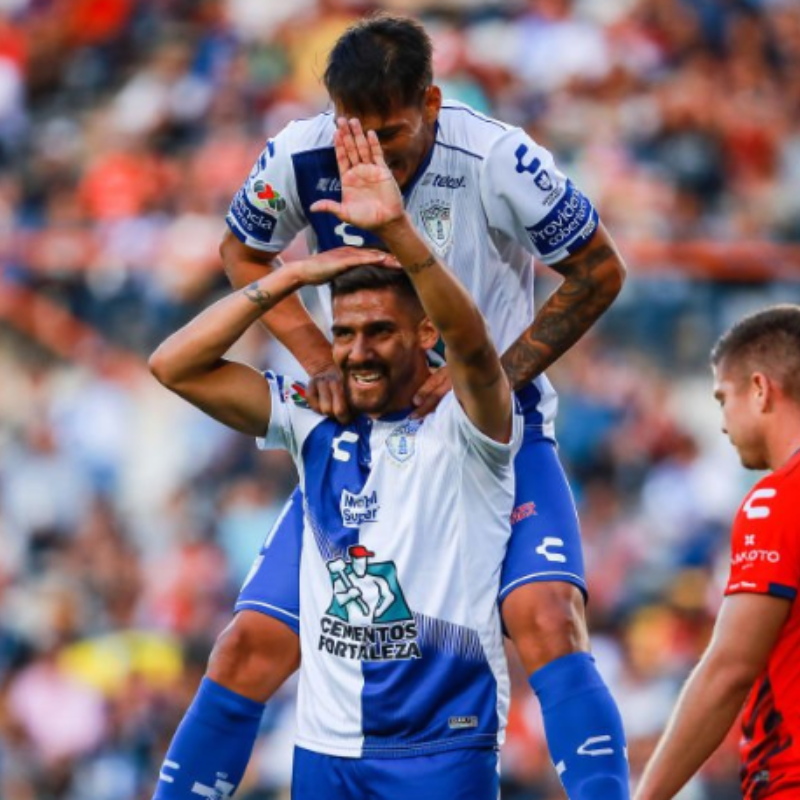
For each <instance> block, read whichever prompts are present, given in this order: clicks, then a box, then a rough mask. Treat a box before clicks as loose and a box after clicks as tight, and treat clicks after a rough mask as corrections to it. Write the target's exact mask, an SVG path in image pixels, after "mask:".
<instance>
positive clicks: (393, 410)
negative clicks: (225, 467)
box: [151, 121, 523, 800]
mask: <svg viewBox="0 0 800 800" xmlns="http://www.w3.org/2000/svg"><path fill="white" fill-rule="evenodd" d="M336 151H337V156H338V159H339V169H340V172H341V175H342V195H343V197H342V202H341V204H339V203H337V202H334V201H332V200H322V201H321V202H319V203H316V204H315V205H314V206H313V207H312V209H311V210H312V211H314V210H315V209H318V210H323V209H325V210H328V211H331V212H333V213H335V214H336V215H337V216H338V217H339V218H341V219H344V220H347V222H348V223H352V224H355V225H358V226H359V227H361V228H366V229H370V230H374V231H375V232H376V233H377V234H378V235H379V236H380V238H381V239H382V240H383V242H385V243H386V245H388V246H389V247H390V249H391V251H392V252H393V253H394V254H395V256H396V257H397V259H398V261H399V262H400V264H401V265H402V267H403V270H402V271H401V270H396V269H388V268H385V267H384V268H381V267H360V268H358V269H356V270H354V271H352V272H349V273H348V274H343V275H340V276H339V277H336V276H337V274H339V273H342V271H343V270H347V269H350V268H351V267H352V265H353V264H356V263H358V262H363V261H365V260H366V259H367V257H372V258H374V257H375V256H376V255H377V254H376V253H374V252H369V251H366V250H363V251H362V250H357V249H354V248H343V249H337V250H333V251H331V252H329V253H326V254H323V255H320V256H316V257H311V258H310V259H308V260H306V261H302V262H295V263H292V264H287V265H286V266H284V267H283V268H282V269H280V270H276V271H275V272H273V273H272V274H270V275H268V276H266V277H263V278H261V279H259V280H258V281H255V282H254V283H252V284H250V286H248V287H247V288H245V289H244V290H242V291H238V292H235V293H234V294H233V295H231V296H229V297H228V298H226V299H224V300H222V301H221V302H219V303H217V304H216V305H214V306H212V307H211V308H210V309H208V310H206V311H205V312H204V313H203V314H201V315H200V316H199V317H197V318H196V319H194V320H193V321H192V322H190V323H189V324H188V325H187V326H186V327H185V328H183V329H182V330H180V331H179V332H178V333H177V334H175V335H173V336H172V337H171V338H170V339H168V340H167V341H166V342H165V343H164V344H163V345H161V347H160V348H159V349H158V350H157V351H156V352H155V354H154V355H153V357H152V358H151V367H152V369H153V372H154V373H155V375H156V376H157V377H158V378H159V380H160V381H161V382H162V383H164V384H165V385H166V386H168V387H169V388H170V389H172V390H173V391H175V392H177V393H178V394H179V395H181V396H182V397H183V398H185V399H186V400H188V401H189V402H191V403H193V404H194V405H196V406H198V407H199V408H201V409H202V410H203V411H205V412H206V413H208V414H210V415H211V416H213V417H215V418H216V419H218V420H220V421H221V422H224V423H226V424H228V425H230V426H231V427H233V428H235V429H237V430H240V431H242V432H244V433H248V434H250V435H254V436H258V437H261V444H262V446H263V447H274V448H283V449H286V450H288V451H289V452H290V453H291V454H292V456H293V458H294V461H295V463H296V465H297V468H298V471H299V473H300V485H301V487H302V490H303V495H304V498H305V502H304V515H303V547H302V556H301V565H300V640H301V651H302V665H301V668H300V686H299V696H298V732H297V743H298V747H297V748H296V749H295V756H294V771H293V778H292V798H293V799H294V800H317V798H325V799H326V800H361V798H364V797H380V798H382V800H409V799H410V798H414V800H439V799H440V798H441V797H450V798H456V799H458V798H460V799H461V800H496V798H497V796H498V792H499V775H498V764H497V758H498V749H497V748H498V745H499V738H500V736H501V735H502V729H503V725H504V722H505V718H506V712H507V704H508V694H509V686H508V674H507V671H506V663H505V654H504V650H503V635H502V630H501V625H500V612H499V608H498V606H497V594H498V591H499V589H500V573H501V569H502V563H503V557H504V555H505V550H506V546H507V543H508V539H509V536H510V526H509V524H508V519H509V516H510V515H511V511H512V508H513V501H514V467H513V460H514V453H515V451H516V449H517V448H518V446H519V444H520V441H521V438H522V431H523V419H522V415H521V413H519V412H515V410H514V403H513V401H512V393H511V388H510V385H509V381H508V378H507V377H506V375H505V373H504V371H503V368H502V366H501V364H500V358H499V356H498V354H497V351H496V350H495V349H494V346H493V344H492V341H491V339H490V338H489V333H488V330H487V327H486V325H485V322H484V320H483V317H482V316H481V314H480V312H479V311H478V309H477V307H476V306H475V304H474V303H473V301H472V299H471V298H470V296H469V294H468V293H467V292H466V291H465V289H464V288H463V287H462V286H461V285H460V284H459V282H458V280H457V279H456V278H455V277H454V276H453V275H452V273H451V272H450V271H449V270H447V268H446V267H445V266H444V265H443V264H442V263H441V262H440V261H439V260H438V259H437V258H436V256H435V255H434V254H433V253H432V251H431V249H430V247H429V245H428V244H427V243H426V242H425V241H424V240H423V239H422V237H421V236H420V235H419V234H418V233H417V232H416V231H415V230H414V227H413V226H412V224H411V221H410V218H409V217H408V215H407V214H406V213H405V212H404V210H403V201H402V197H401V195H400V191H399V189H398V187H397V184H396V183H395V181H394V179H393V177H392V174H391V172H390V171H389V169H388V167H387V166H386V164H385V162H384V160H383V158H382V155H381V149H380V144H379V142H378V139H377V136H375V134H374V133H371V134H370V135H369V137H367V136H365V135H364V133H363V131H362V130H361V128H360V126H359V125H358V122H357V121H351V122H350V124H349V125H348V124H346V123H344V121H343V124H342V125H341V127H340V130H339V131H338V133H337V135H336ZM330 278H334V280H333V283H332V286H331V294H332V298H333V328H332V334H333V358H334V362H335V363H336V364H337V366H338V368H339V369H340V370H341V372H342V375H343V383H344V390H345V394H346V397H347V402H348V407H349V408H350V409H352V410H353V412H354V413H355V414H356V416H354V417H353V418H352V420H351V421H350V422H348V423H340V422H338V421H336V420H334V419H331V418H329V417H327V416H325V415H322V414H319V413H317V412H315V411H313V410H311V409H310V408H309V406H308V404H307V403H306V402H305V400H304V398H303V397H302V395H301V394H298V393H297V392H296V391H295V388H294V387H293V386H292V384H291V381H290V379H288V378H285V377H282V376H275V375H272V374H271V373H268V374H267V376H266V379H265V377H264V376H262V375H261V374H260V373H259V372H257V371H256V370H254V369H252V368H250V367H248V366H246V365H244V364H238V363H235V362H231V361H227V360H225V358H224V354H225V353H226V352H227V351H228V350H229V348H230V347H231V346H232V345H233V344H234V342H235V341H236V340H237V339H238V338H239V337H240V336H241V335H242V334H243V333H244V332H245V330H246V329H247V328H248V327H250V326H251V325H252V324H253V323H254V322H256V320H257V319H258V318H259V317H260V316H261V315H262V314H263V313H264V312H265V311H267V310H268V309H270V308H272V307H273V306H274V305H276V304H277V303H279V302H280V301H281V299H282V298H284V297H286V296H287V295H289V294H290V293H291V292H292V291H293V290H294V289H296V288H298V287H299V286H303V285H308V284H312V283H313V284H317V283H320V282H321V281H325V280H328V279H330ZM409 278H410V281H409ZM415 290H416V293H415ZM420 301H421V302H420ZM437 331H438V332H437ZM440 334H441V337H442V339H443V340H444V343H445V346H446V348H447V352H448V365H449V372H450V378H451V381H452V384H453V391H452V392H450V393H448V395H446V396H445V397H444V399H443V400H442V401H441V402H440V403H439V405H438V406H437V408H436V410H435V411H434V412H432V413H431V414H429V415H428V416H426V417H425V418H424V419H421V420H420V419H411V417H410V414H411V411H412V410H413V405H412V402H411V401H412V398H413V396H414V393H415V392H416V391H417V389H418V388H419V387H420V386H421V385H422V384H423V383H424V382H425V380H426V379H427V378H428V377H429V376H430V367H429V366H428V350H429V349H430V348H431V347H433V346H434V345H435V344H436V341H437V339H438V336H439V335H440ZM182 771H183V770H182V765H179V766H176V767H174V768H173V769H171V770H169V771H168V773H167V777H168V778H172V779H173V780H174V781H175V782H176V783H177V782H178V781H180V780H182V779H183V778H184V776H183V775H182ZM186 777H188V778H189V780H191V779H192V776H191V774H189V775H188V776H186ZM190 787H191V791H192V793H193V794H194V795H200V796H203V797H226V796H228V793H229V791H228V790H229V789H230V788H231V784H230V781H229V780H228V776H217V779H216V780H215V782H214V783H213V785H205V784H202V783H201V782H197V781H194V782H192V783H191V784H188V783H187V784H185V785H184V791H188V790H189V788H190Z"/></svg>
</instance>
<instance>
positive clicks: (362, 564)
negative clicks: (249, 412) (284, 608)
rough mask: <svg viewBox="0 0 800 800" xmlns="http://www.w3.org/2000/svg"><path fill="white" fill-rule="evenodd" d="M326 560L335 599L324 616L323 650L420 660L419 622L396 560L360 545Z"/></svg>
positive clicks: (363, 658)
mask: <svg viewBox="0 0 800 800" xmlns="http://www.w3.org/2000/svg"><path fill="white" fill-rule="evenodd" d="M347 555H348V556H349V559H344V558H334V559H331V560H330V561H328V562H327V565H326V566H327V567H328V574H329V575H330V579H331V589H332V592H333V598H332V599H331V604H330V606H329V607H328V610H327V611H326V613H325V616H323V618H322V619H321V620H320V628H321V633H320V639H319V649H320V650H323V651H325V652H328V653H330V654H331V655H334V656H338V657H340V658H350V659H355V660H360V661H402V660H410V659H415V658H422V653H421V651H420V648H419V644H418V643H417V623H416V621H415V620H414V616H413V614H412V613H411V609H410V608H409V607H408V604H407V603H406V600H405V597H404V596H403V590H402V589H401V588H400V581H399V579H398V577H397V567H396V566H395V565H394V562H393V561H372V560H371V559H373V558H374V557H375V553H374V552H372V551H371V550H368V549H367V548H366V547H364V545H362V544H354V545H351V546H350V547H349V548H348V549H347Z"/></svg>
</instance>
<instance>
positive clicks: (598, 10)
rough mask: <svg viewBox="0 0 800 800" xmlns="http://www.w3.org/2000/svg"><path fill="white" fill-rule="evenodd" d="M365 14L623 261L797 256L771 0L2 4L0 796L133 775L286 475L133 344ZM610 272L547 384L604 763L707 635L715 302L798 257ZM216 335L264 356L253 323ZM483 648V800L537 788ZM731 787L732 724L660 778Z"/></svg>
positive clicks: (154, 747)
mask: <svg viewBox="0 0 800 800" xmlns="http://www.w3.org/2000/svg"><path fill="white" fill-rule="evenodd" d="M378 7H380V8H386V9H394V10H398V9H399V10H404V11H413V12H414V13H415V14H418V15H419V16H420V18H421V19H422V20H423V21H424V22H425V24H426V26H427V27H428V28H429V30H430V31H431V33H432V35H433V38H434V43H435V47H436V62H435V69H436V74H437V82H438V83H440V84H441V85H442V86H443V88H444V90H445V94H446V96H451V97H457V98H458V99H461V100H464V101H466V102H469V103H471V104H473V105H474V106H476V107H477V108H479V109H481V110H483V111H486V112H487V113H490V114H494V115H496V116H498V117H500V118H502V119H504V120H506V121H508V122H511V123H515V124H519V125H521V126H523V127H525V128H526V129H527V130H529V131H530V132H531V133H532V135H533V136H534V137H535V138H536V139H537V140H538V141H540V142H541V143H542V144H544V145H546V146H548V147H549V148H550V149H551V150H552V151H553V152H554V153H555V154H556V157H557V159H558V161H559V163H560V165H561V166H562V169H564V171H566V172H567V173H568V174H570V176H571V177H572V178H573V179H574V180H575V182H576V183H577V184H578V185H579V186H581V188H583V189H584V191H586V193H587V194H589V195H590V196H591V197H592V199H593V200H594V202H595V203H596V205H597V206H598V207H599V209H600V212H601V216H602V218H603V220H604V222H605V223H606V225H607V227H608V228H609V229H610V230H611V231H612V233H613V234H614V236H615V237H616V238H617V239H618V240H619V241H620V242H621V243H622V244H623V250H625V247H626V245H627V246H628V247H630V248H631V252H638V251H637V250H635V248H636V245H637V243H643V242H644V243H646V242H652V241H657V242H662V243H677V244H684V243H696V242H701V243H702V242H708V241H713V242H723V243H724V242H730V243H732V244H733V245H736V244H737V243H741V244H742V245H745V244H748V245H752V243H754V242H755V243H760V242H763V243H765V245H766V243H769V244H770V246H772V245H775V244H781V245H783V246H785V247H786V252H790V251H791V248H792V247H793V246H796V245H798V244H800V192H797V191H796V187H797V185H799V184H800V4H798V3H797V2H796V0H604V1H603V2H602V3H598V2H591V0H494V2H470V0H449V1H448V0H439V2H432V1H431V2H426V0H414V1H413V2H412V0H402V2H401V0H397V1H396V2H395V3H391V2H383V3H377V4H376V3H368V2H354V1H353V0H292V2H284V3H278V2H274V1H273V0H267V2H264V0H0V374H2V380H0V798H2V800H146V798H148V797H149V796H150V792H151V791H152V788H153V784H154V782H155V779H156V777H157V774H158V767H159V764H160V760H161V758H162V756H163V753H164V750H165V748H166V745H167V743H168V740H169V737H170V736H171V734H172V731H173V730H174V728H175V726H176V725H177V723H178V721H179V720H180V717H181V716H182V713H183V711H184V710H185V708H186V706H187V705H188V703H189V702H190V699H191V697H192V695H193V693H194V690H195V688H196V685H197V682H198V681H199V679H200V677H201V675H202V673H203V670H204V667H205V661H206V658H207V656H208V653H209V651H210V649H211V646H212V644H213V641H214V638H215V637H216V635H217V634H218V633H219V631H221V629H222V628H223V627H224V625H225V624H226V623H227V621H228V620H229V619H230V614H231V608H232V603H233V600H234V598H235V597H236V594H237V590H238V587H239V585H240V584H241V582H242V580H243V579H244V577H245V575H246V574H247V571H248V569H249V566H250V563H251V561H252V558H253V557H254V555H255V554H256V552H257V550H258V547H259V545H260V543H261V540H262V539H263V538H264V536H265V534H266V532H267V531H268V530H269V529H270V526H271V524H272V522H273V521H274V520H275V518H276V516H277V515H278V513H279V512H280V509H281V507H282V504H283V501H284V499H285V498H286V497H287V495H288V493H289V492H290V491H291V489H292V487H293V484H294V480H295V477H294V474H293V468H292V466H291V462H290V461H289V459H288V457H287V456H285V455H284V454H276V453H259V452H257V451H256V448H255V447H254V445H253V443H252V442H250V441H247V440H246V439H245V438H244V437H241V436H238V435H236V434H233V433H228V432H227V431H225V430H224V429H222V428H221V427H220V426H218V425H216V424H215V423H212V422H210V421H208V420H206V419H204V418H203V416H202V415H201V414H200V413H199V412H196V411H194V410H192V409H190V408H189V407H188V406H185V405H184V404H183V403H181V402H180V401H179V400H177V399H175V398H173V397H171V396H168V395H167V393H166V392H165V391H164V390H163V389H161V388H160V387H158V386H157V385H156V384H155V382H154V381H153V380H152V379H151V378H150V376H149V375H148V373H147V372H146V369H145V367H144V359H145V358H146V355H147V354H148V353H149V351H150V350H151V349H152V348H153V347H154V346H155V344H157V343H158V342H159V341H160V340H161V339H162V338H163V337H164V336H165V335H166V334H168V333H169V332H171V331H172V330H174V329H175V328H176V327H177V326H178V325H179V324H181V323H182V322H183V321H184V320H185V319H187V317H188V316H189V315H191V314H192V313H194V312H195V311H196V310H197V309H198V308H199V307H201V306H203V305H205V304H207V303H208V302H210V301H211V300H212V299H214V298H215V297H217V296H218V295H219V294H220V293H221V292H223V291H224V290H225V288H226V285H227V284H226V280H225V278H224V275H223V274H222V270H221V265H220V261H219V257H218V253H217V246H218V243H219V240H220V238H221V234H222V232H223V226H224V222H223V220H224V215H225V212H226V209H227V206H228V203H229V202H230V199H231V198H232V196H233V194H234V193H235V192H236V191H237V189H238V188H239V185H240V184H241V182H242V181H243V179H244V178H245V176H246V175H247V174H248V173H249V171H250V167H251V164H252V162H253V161H254V159H255V158H256V156H257V155H258V153H259V152H260V150H261V148H262V147H263V142H264V140H265V138H266V137H267V136H268V135H270V134H273V133H275V132H277V130H278V129H279V128H280V127H281V126H282V125H283V124H284V123H285V122H287V121H289V120H290V119H292V118H296V117H300V116H307V115H309V114H313V113H315V112H316V111H318V110H322V109H324V108H325V107H326V106H327V100H326V97H325V95H324V91H323V89H322V87H321V86H320V83H319V75H320V74H321V72H322V70H323V66H324V60H325V54H326V52H327V49H328V48H329V46H330V44H331V43H332V42H333V41H334V40H335V38H336V37H337V36H338V34H339V33H340V32H341V31H342V30H343V29H344V28H345V27H346V26H347V25H348V24H349V23H351V22H352V21H354V20H355V19H357V18H358V17H359V16H360V15H362V14H363V13H366V12H368V11H370V10H374V9H375V8H378ZM296 246H297V248H298V252H299V251H300V249H301V248H302V247H303V245H302V243H298V244H297V245H296ZM780 252H784V251H783V250H781V251H780ZM629 262H630V263H629V266H630V267H631V272H632V276H631V278H630V280H629V282H628V285H627V286H626V289H625V291H624V293H623V295H622V296H621V298H620V299H619V301H618V302H617V303H616V305H615V306H614V308H613V309H612V311H611V312H609V314H608V315H607V316H606V318H604V320H603V321H602V324H601V325H600V326H599V327H598V330H597V332H595V333H593V334H592V335H591V336H589V337H588V338H587V339H586V340H585V341H583V342H582V343H581V344H580V345H579V346H578V347H577V348H575V349H574V351H573V352H572V353H570V354H569V355H568V357H566V358H565V359H563V360H562V362H561V363H559V364H558V365H557V366H556V367H555V368H554V369H553V370H552V373H551V378H552V379H553V381H554V382H555V384H556V386H557V388H558V389H559V391H560V395H561V411H560V415H559V424H558V429H557V430H558V435H559V440H560V446H561V452H562V455H563V458H564V461H565V463H566V466H567V468H568V470H569V473H570V477H571V479H572V482H573V487H574V490H575V494H576V500H577V502H578V506H579V510H580V514H581V518H582V525H583V533H584V545H585V555H586V560H587V569H588V578H589V585H590V588H591V600H590V603H589V607H588V609H589V616H590V621H591V628H592V631H593V645H594V649H595V652H596V655H597V657H598V661H599V662H600V665H601V669H602V671H603V672H604V674H605V676H606V678H607V679H608V681H609V683H610V685H611V687H612V691H613V692H614V693H615V695H616V697H617V699H618V701H619V703H620V706H621V710H622V713H623V717H624V720H625V724H626V728H627V733H628V737H629V745H630V751H629V755H630V760H631V767H632V771H633V774H634V776H635V775H636V774H637V773H638V771H639V770H640V769H641V766H642V763H643V761H644V759H645V758H646V756H647V754H648V753H649V751H650V749H651V748H652V746H653V744H654V741H655V738H656V737H657V735H658V733H659V732H660V730H661V729H662V728H663V725H664V723H665V720H666V718H667V715H668V714H669V711H670V710H671V708H672V705H673V703H674V700H675V697H676V693H677V691H678V689H679V687H680V685H681V683H682V681H683V680H684V678H685V676H686V674H687V671H688V670H689V668H690V667H691V666H692V665H693V663H694V662H695V661H696V660H697V658H698V656H699V654H700V653H701V652H702V649H703V647H704V645H705V643H706V641H707V638H708V635H709V631H710V627H711V625H712V623H713V615H714V613H715V611H716V608H717V606H718V604H719V601H720V595H721V590H722V587H723V585H724V579H725V574H726V569H727V550H726V547H727V531H728V525H729V522H730V520H731V518H732V516H733V513H734V511H735V509H736V506H737V504H738V502H739V500H740V499H741V496H742V494H743V492H744V491H745V490H746V488H747V486H748V485H750V483H752V481H753V480H754V479H755V476H752V475H747V474H746V473H744V471H743V470H742V469H741V468H740V467H739V466H738V463H737V461H736V458H735V454H734V453H733V451H732V449H731V448H730V446H729V445H727V443H726V442H725V440H724V437H723V436H722V435H721V434H720V432H719V419H718V415H717V412H716V409H715V408H714V404H713V401H712V399H711V397H710V380H709V377H708V375H707V369H706V357H707V351H708V347H709V345H710V344H711V342H712V341H713V339H714V338H715V337H716V335H718V333H719V332H720V331H721V330H722V329H723V328H724V327H725V326H727V325H728V324H729V323H730V322H732V321H733V320H734V319H735V318H736V317H738V316H739V315H740V314H741V313H743V312H744V311H746V310H751V309H753V308H755V307H757V306H760V305H764V304H766V303H769V302H774V301H778V300H786V299H790V300H794V301H795V302H797V301H800V282H797V280H798V277H800V276H797V277H795V278H792V277H791V276H788V277H787V276H784V278H783V280H781V281H770V282H759V283H752V282H749V283H743V282H741V281H740V280H737V275H736V274H735V272H736V271H735V269H733V267H732V268H731V270H730V272H729V273H728V274H725V275H719V276H718V280H702V281H698V280H697V279H693V278H692V277H691V276H690V275H687V273H686V272H685V271H684V270H683V267H684V266H685V265H682V264H681V263H677V262H676V263H669V262H662V263H658V264H657V265H655V266H656V267H657V269H656V270H652V267H653V265H652V264H650V265H647V264H641V265H640V264H638V263H636V262H634V261H632V260H631V259H630V258H629ZM640 267H641V270H640ZM550 280H551V277H550V276H548V275H547V274H544V275H543V276H542V277H541V279H539V289H540V291H541V292H542V293H543V294H546V293H547V291H548V290H549V289H550V288H552V285H551V284H550V283H549V281H550ZM237 352H238V355H239V356H240V357H241V358H243V359H245V360H248V361H250V362H251V363H254V364H258V365H267V364H269V365H271V366H273V367H274V368H277V369H278V370H281V369H286V370H288V371H292V370H293V369H295V367H294V366H293V364H292V362H291V359H289V358H288V357H287V356H286V354H285V353H283V352H281V351H280V350H279V349H278V347H277V346H276V345H275V344H274V343H273V342H271V341H269V339H268V337H267V335H266V334H265V333H264V332H263V331H260V330H254V331H252V332H251V333H250V334H248V336H247V337H246V338H245V339H244V340H243V342H241V344H240V346H239V347H238V351H237ZM510 658H511V662H512V667H513V675H514V683H513V685H514V699H513V703H512V711H511V718H510V721H509V732H508V743H507V745H506V747H505V751H504V757H503V783H504V794H503V796H504V798H506V800H555V799H556V798H559V797H562V795H561V794H560V789H559V787H558V783H557V780H556V778H555V773H554V770H553V768H552V765H551V764H550V763H549V760H548V756H547V751H546V747H545V744H544V738H543V733H542V727H541V721H540V719H539V716H538V708H537V704H536V701H535V698H534V697H533V694H532V692H531V691H530V689H529V688H528V686H527V683H526V681H525V675H524V674H523V673H522V672H521V669H520V668H519V667H518V665H517V663H516V661H515V658H514V655H513V652H511V653H510ZM292 714H293V686H291V685H290V686H287V687H285V689H284V690H282V691H281V693H280V695H279V696H278V697H277V698H276V699H275V700H273V701H272V702H271V703H270V704H269V706H268V712H267V714H266V716H265V719H264V724H263V730H262V734H261V736H260V737H259V742H258V745H257V748H256V752H255V755H254V758H253V761H252V765H251V769H250V771H249V772H248V774H247V775H246V778H245V782H244V784H243V786H242V789H241V790H240V793H239V796H240V797H241V798H242V800H268V799H269V798H279V797H283V796H285V792H286V787H287V783H288V778H289V770H290V761H291V737H292ZM738 796H740V795H739V793H738V788H737V776H736V741H735V736H733V737H731V739H730V741H728V742H727V743H726V744H725V746H723V748H722V749H721V750H720V752H719V753H718V754H717V755H716V756H715V757H714V759H713V760H712V761H711V762H710V763H709V765H708V766H707V767H706V769H705V770H704V771H703V773H702V774H701V776H700V778H699V779H697V780H696V781H694V783H693V784H691V785H690V787H689V788H687V790H686V792H685V793H684V795H682V797H684V798H685V799H686V800H728V798H735V797H738Z"/></svg>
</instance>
